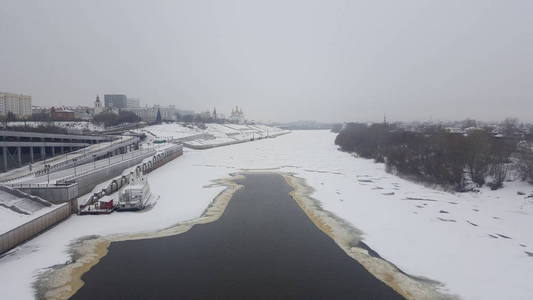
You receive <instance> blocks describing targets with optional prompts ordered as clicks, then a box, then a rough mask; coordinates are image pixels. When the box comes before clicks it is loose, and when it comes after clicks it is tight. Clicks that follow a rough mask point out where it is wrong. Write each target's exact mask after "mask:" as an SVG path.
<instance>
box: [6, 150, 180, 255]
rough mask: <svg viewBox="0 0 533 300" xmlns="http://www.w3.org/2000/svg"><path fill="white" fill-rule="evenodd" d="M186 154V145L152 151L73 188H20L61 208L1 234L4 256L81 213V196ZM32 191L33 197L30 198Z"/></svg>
mask: <svg viewBox="0 0 533 300" xmlns="http://www.w3.org/2000/svg"><path fill="white" fill-rule="evenodd" d="M182 154H183V148H182V146H181V145H173V146H170V147H166V148H164V149H162V150H152V151H150V152H147V155H143V156H138V157H135V158H134V159H130V160H125V161H121V162H119V163H116V164H112V165H110V166H106V167H105V168H101V169H98V170H93V171H91V172H88V173H86V174H82V175H80V176H77V177H75V178H73V179H72V180H73V183H71V184H69V185H65V186H51V185H45V184H43V185H34V187H29V186H27V187H22V186H21V187H18V188H17V189H18V191H17V190H15V191H14V192H15V193H16V194H17V195H23V196H24V195H25V196H27V197H28V199H30V198H31V199H34V200H35V199H38V200H37V201H41V202H46V200H44V199H46V198H49V199H51V200H50V202H52V203H56V204H58V205H57V208H54V209H52V210H50V211H48V212H47V213H46V214H43V215H41V216H39V217H36V218H34V219H31V221H28V222H27V223H24V224H22V225H20V226H18V227H15V228H13V229H11V230H9V231H7V232H6V233H4V234H1V235H0V254H2V253H4V252H6V251H8V250H10V249H12V248H14V247H16V246H18V245H20V244H21V243H23V242H25V241H27V240H29V239H31V238H32V237H34V236H35V235H37V234H39V233H41V232H43V231H45V230H47V229H48V228H50V227H51V226H53V225H55V224H57V223H59V222H61V221H63V220H64V219H66V218H68V217H69V216H70V215H71V214H72V213H73V212H75V211H76V210H77V201H76V199H77V198H78V197H79V196H81V195H84V194H87V193H89V192H91V191H92V190H93V189H94V187H95V186H96V185H98V184H100V183H102V182H105V181H107V180H109V179H112V178H114V177H116V176H119V175H120V174H121V173H122V172H123V171H124V170H125V169H127V168H131V167H137V168H140V169H141V170H142V172H144V173H149V172H151V171H152V170H154V169H156V168H158V167H160V166H162V165H164V164H166V163H167V162H169V161H171V160H173V159H175V158H176V157H178V156H180V155H182ZM4 189H6V190H12V187H11V188H8V187H4ZM30 192H31V193H32V194H33V195H29V193H30ZM36 195H37V196H36ZM40 195H44V196H46V197H41V198H43V199H40V198H39V197H38V196H40ZM49 199H47V200H49ZM59 200H62V201H59Z"/></svg>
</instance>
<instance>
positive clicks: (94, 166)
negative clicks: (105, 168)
mask: <svg viewBox="0 0 533 300" xmlns="http://www.w3.org/2000/svg"><path fill="white" fill-rule="evenodd" d="M93 169H94V170H96V154H93Z"/></svg>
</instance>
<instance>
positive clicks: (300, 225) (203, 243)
mask: <svg viewBox="0 0 533 300" xmlns="http://www.w3.org/2000/svg"><path fill="white" fill-rule="evenodd" d="M238 183H239V184H242V185H244V188H243V189H240V190H239V191H237V192H236V193H235V194H234V195H233V198H232V199H231V201H230V202H229V204H228V206H227V208H226V210H225V211H224V213H223V215H222V216H221V217H220V218H219V219H218V220H217V221H214V222H212V223H208V224H200V225H195V226H193V228H192V229H191V230H189V231H187V232H185V233H182V234H178V235H174V236H169V237H163V238H154V239H144V240H131V241H120V242H113V243H112V244H111V245H110V247H109V253H108V254H107V255H106V256H105V257H103V258H102V260H101V261H100V262H99V263H98V264H97V265H96V266H94V267H93V268H92V269H91V270H90V271H89V272H87V273H85V274H84V275H83V277H82V280H83V281H84V282H85V285H84V286H83V287H82V288H81V289H80V290H79V291H78V292H77V293H76V294H75V295H74V296H73V297H72V299H403V298H402V297H401V296H400V295H399V294H397V293H396V292H395V291H394V290H392V289H391V288H390V287H388V286H387V285H385V284H384V283H382V282H381V281H379V280H378V279H376V278H375V277H374V276H373V275H372V274H370V273H369V272H368V271H367V270H366V269H365V268H363V267H362V266H361V265H360V264H359V263H358V262H357V261H355V260H354V259H352V258H351V257H349V256H348V255H347V254H346V253H345V252H344V251H343V250H342V249H341V248H340V247H339V246H337V244H336V243H335V242H334V241H333V240H332V239H331V238H330V237H329V236H328V235H326V234H325V233H323V232H322V231H321V230H319V229H318V228H317V227H316V226H315V225H314V224H313V223H312V222H311V220H310V219H309V218H308V217H307V215H306V214H305V213H304V212H303V211H302V209H301V208H300V207H299V206H298V204H297V203H296V202H295V201H294V200H293V199H292V198H291V197H290V196H289V192H290V191H291V187H290V186H289V185H287V183H286V182H285V180H284V179H283V177H282V176H281V175H278V174H247V175H246V176H245V178H244V179H240V180H238ZM176 194H177V196H176V197H179V196H178V195H179V192H177V193H176Z"/></svg>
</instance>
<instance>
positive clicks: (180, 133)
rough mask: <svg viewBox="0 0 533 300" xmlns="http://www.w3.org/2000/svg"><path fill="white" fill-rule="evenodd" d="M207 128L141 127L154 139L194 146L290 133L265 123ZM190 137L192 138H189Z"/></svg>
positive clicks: (209, 125)
mask: <svg viewBox="0 0 533 300" xmlns="http://www.w3.org/2000/svg"><path fill="white" fill-rule="evenodd" d="M205 125H206V128H205V129H200V128H198V127H197V126H195V125H184V124H180V123H167V124H159V125H152V126H148V127H145V128H143V129H140V131H141V132H146V133H148V136H149V137H151V138H154V139H184V138H186V141H185V146H192V147H195V146H196V147H216V146H220V145H228V144H233V143H238V142H243V141H249V140H251V139H254V138H255V139H257V138H263V137H267V136H270V137H274V136H278V135H281V134H285V133H288V131H287V130H282V129H279V128H276V127H269V126H265V125H245V124H205ZM188 137H190V138H188Z"/></svg>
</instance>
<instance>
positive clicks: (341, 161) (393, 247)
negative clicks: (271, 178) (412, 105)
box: [0, 131, 533, 299]
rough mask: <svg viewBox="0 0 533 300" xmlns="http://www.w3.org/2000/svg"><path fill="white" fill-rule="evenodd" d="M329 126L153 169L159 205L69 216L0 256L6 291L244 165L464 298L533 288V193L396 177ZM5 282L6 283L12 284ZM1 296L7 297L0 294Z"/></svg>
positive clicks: (22, 295)
mask: <svg viewBox="0 0 533 300" xmlns="http://www.w3.org/2000/svg"><path fill="white" fill-rule="evenodd" d="M334 138H335V135H334V134H333V133H330V132H326V131H296V132H293V133H291V134H288V135H284V136H280V137H278V138H275V139H265V140H260V141H256V142H254V143H244V144H236V145H232V146H227V147H220V148H213V149H209V150H202V151H194V150H188V151H186V153H185V154H184V156H183V157H180V158H178V159H176V160H174V161H173V162H171V163H169V164H167V165H165V166H163V167H162V168H160V169H158V170H156V171H154V172H153V173H151V174H150V175H149V181H150V185H151V188H152V191H153V192H154V193H157V194H159V195H160V196H161V197H160V199H159V201H158V203H157V205H156V206H155V207H154V208H153V209H151V210H149V211H146V212H142V213H121V214H112V215H109V216H73V217H71V218H69V219H68V220H67V221H65V222H63V223H61V224H60V225H59V226H56V227H55V228H53V229H51V230H49V231H48V232H46V233H44V234H42V235H40V236H39V237H37V238H35V239H33V240H32V241H30V242H28V243H26V244H24V245H23V246H21V247H19V248H18V249H16V251H14V252H13V253H11V254H10V255H6V256H4V257H3V258H1V259H0V289H1V290H2V292H3V295H4V296H5V297H6V299H30V298H32V296H33V290H32V281H33V280H34V276H35V275H36V274H38V272H39V271H40V270H43V269H45V268H47V267H50V266H53V265H57V264H62V263H65V262H66V261H68V260H69V259H70V257H69V253H68V250H69V247H68V246H69V244H71V243H72V242H74V241H75V240H77V239H79V238H81V237H85V236H89V235H107V234H115V233H129V232H143V231H152V230H157V229H161V228H166V227H169V226H172V225H174V224H176V223H177V222H180V221H184V220H190V219H193V218H196V217H198V216H199V215H201V214H202V212H203V211H204V210H205V208H206V207H207V206H208V205H209V203H210V202H211V201H212V199H213V198H214V197H215V196H216V195H217V194H218V193H219V192H220V191H221V190H222V189H223V188H222V187H221V186H211V187H209V185H210V184H211V182H212V180H215V179H219V178H224V177H227V176H228V174H230V173H235V172H238V171H239V170H245V169H275V170H279V171H283V172H291V173H294V175H295V176H297V177H301V178H303V179H305V180H306V182H307V184H308V185H310V186H312V187H313V188H314V189H315V192H314V193H313V194H312V196H313V197H314V198H315V199H317V200H318V201H319V202H320V203H321V204H322V206H323V208H324V209H326V210H328V211H330V212H332V213H334V214H335V215H337V216H339V217H341V218H343V219H345V220H346V221H348V222H349V223H351V224H352V225H353V226H355V227H356V228H358V229H360V230H361V231H362V232H363V234H364V241H365V243H366V244H368V245H369V246H370V247H371V248H373V249H374V250H376V251H377V252H378V253H379V254H380V255H381V256H382V257H384V258H385V259H387V260H388V261H390V262H392V263H394V264H395V265H397V266H398V267H399V268H400V269H402V270H403V271H405V272H407V273H409V274H411V275H416V276H424V277H427V278H430V279H433V280H437V281H440V282H442V283H443V284H444V285H445V286H444V287H443V290H444V291H445V292H447V293H451V294H457V295H459V296H461V297H462V298H464V299H530V298H532V297H533V287H532V286H531V285H530V282H529V281H530V280H529V278H531V276H532V275H533V257H532V256H531V255H533V254H531V255H530V254H528V253H532V252H533V235H532V234H531V233H530V229H531V228H533V218H532V213H533V202H532V200H533V199H531V198H529V199H525V198H524V196H523V195H518V194H517V191H522V192H525V193H526V194H528V193H530V192H531V191H532V190H533V187H532V186H528V185H526V184H522V183H511V184H507V185H506V187H505V188H504V189H503V190H499V191H490V190H482V191H481V192H480V193H475V194H473V193H470V194H455V195H453V194H449V193H445V192H442V191H437V190H433V189H430V188H425V187H423V186H421V185H418V184H415V183H412V182H409V181H406V180H402V179H400V178H398V177H395V176H393V175H390V174H387V173H386V172H385V171H384V166H383V165H382V164H374V163H373V162H372V161H369V160H364V159H359V158H354V157H352V156H351V155H350V154H347V153H343V152H340V151H338V150H336V147H335V145H334V143H333V141H334ZM8 287H9V288H8ZM4 296H3V297H4Z"/></svg>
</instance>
